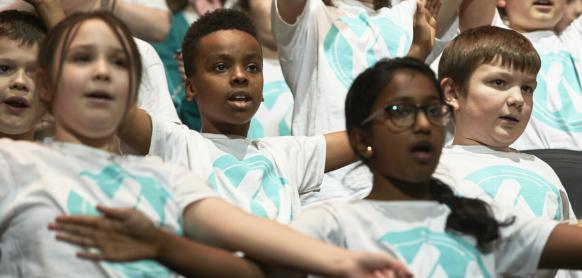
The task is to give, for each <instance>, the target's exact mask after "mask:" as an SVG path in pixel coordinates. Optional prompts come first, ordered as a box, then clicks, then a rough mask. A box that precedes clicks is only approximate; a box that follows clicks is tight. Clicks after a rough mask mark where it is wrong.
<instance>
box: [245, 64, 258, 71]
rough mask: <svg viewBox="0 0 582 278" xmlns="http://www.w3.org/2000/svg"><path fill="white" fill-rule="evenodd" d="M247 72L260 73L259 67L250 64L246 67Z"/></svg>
mask: <svg viewBox="0 0 582 278" xmlns="http://www.w3.org/2000/svg"><path fill="white" fill-rule="evenodd" d="M247 71H248V72H252V73H258V72H261V67H260V66H259V65H257V64H250V65H248V66H247Z"/></svg>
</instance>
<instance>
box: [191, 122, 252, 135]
mask: <svg viewBox="0 0 582 278" xmlns="http://www.w3.org/2000/svg"><path fill="white" fill-rule="evenodd" d="M250 125H251V123H250V121H249V122H248V123H246V124H226V123H221V124H214V123H211V122H210V121H207V120H205V119H202V130H201V132H203V133H212V134H224V135H237V136H241V137H247V134H248V132H249V127H250Z"/></svg>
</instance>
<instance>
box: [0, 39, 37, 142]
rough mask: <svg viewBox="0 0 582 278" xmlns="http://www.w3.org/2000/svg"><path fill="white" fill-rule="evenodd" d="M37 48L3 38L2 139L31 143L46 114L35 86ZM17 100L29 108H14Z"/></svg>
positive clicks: (0, 56) (0, 78)
mask: <svg viewBox="0 0 582 278" xmlns="http://www.w3.org/2000/svg"><path fill="white" fill-rule="evenodd" d="M37 53H38V45H36V44H35V45H32V46H26V45H21V44H20V43H19V42H17V41H14V40H11V39H9V38H0V138H4V137H7V138H12V139H14V140H32V139H33V138H32V136H33V132H34V127H35V125H36V123H37V122H38V121H39V119H40V117H41V116H42V115H43V114H44V108H43V105H42V104H41V103H40V100H39V98H38V94H37V92H36V88H35V84H34V71H35V70H36V55H37ZM15 99H18V100H19V101H21V102H23V103H24V104H25V106H26V107H15V106H14V105H13V104H11V100H15Z"/></svg>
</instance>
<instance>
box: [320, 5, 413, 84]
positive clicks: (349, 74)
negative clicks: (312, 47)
mask: <svg viewBox="0 0 582 278" xmlns="http://www.w3.org/2000/svg"><path fill="white" fill-rule="evenodd" d="M411 43H412V38H411V37H410V35H408V33H407V32H406V31H405V30H404V29H403V28H402V27H400V26H399V24H397V23H394V22H392V21H391V20H390V19H388V18H387V17H386V15H382V14H381V15H379V16H376V17H370V16H369V15H368V14H367V13H366V12H362V13H360V14H359V15H357V16H342V17H340V18H338V19H337V20H336V21H335V22H334V24H333V25H332V26H331V29H330V30H329V31H328V33H327V35H326V36H325V39H324V45H323V47H324V53H325V58H326V61H327V63H328V64H329V66H330V68H331V69H332V70H333V71H334V72H335V74H336V77H337V79H338V80H339V81H340V82H341V84H342V85H343V86H344V87H345V88H346V89H347V88H349V86H350V85H351V84H352V81H353V80H354V79H355V77H356V76H357V75H358V74H360V72H362V71H363V70H365V69H366V68H368V67H371V66H373V65H374V64H375V63H376V62H378V60H380V59H382V58H393V57H401V56H404V55H406V54H407V53H408V50H409V48H410V45H411Z"/></svg>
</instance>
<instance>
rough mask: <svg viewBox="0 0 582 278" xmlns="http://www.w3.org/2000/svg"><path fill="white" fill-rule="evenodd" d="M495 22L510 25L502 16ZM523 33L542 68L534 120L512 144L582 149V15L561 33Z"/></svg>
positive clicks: (538, 147) (516, 145)
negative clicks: (538, 57) (504, 21)
mask: <svg viewBox="0 0 582 278" xmlns="http://www.w3.org/2000/svg"><path fill="white" fill-rule="evenodd" d="M493 25H495V26H499V27H504V28H507V26H505V25H504V24H503V23H502V22H501V20H500V19H499V17H496V18H495V19H494V21H493ZM523 35H524V36H526V37H527V38H528V39H529V40H530V41H531V42H532V44H533V45H534V47H535V49H536V50H537V52H538V53H539V55H540V58H541V60H542V68H541V69H540V72H539V74H538V76H537V82H538V85H537V88H536V90H535V92H534V99H533V103H534V107H533V111H532V116H531V119H530V121H529V123H528V126H527V128H526V129H525V131H524V133H523V135H522V136H521V137H519V139H518V140H517V141H516V142H515V143H514V144H513V145H512V147H514V148H516V149H518V150H528V149H567V150H576V151H582V47H580V46H581V45H582V17H578V18H577V19H576V20H575V21H573V22H572V23H571V24H570V26H568V28H566V30H564V31H563V32H562V33H561V34H560V35H557V34H556V33H554V32H553V31H537V32H530V33H523Z"/></svg>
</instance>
